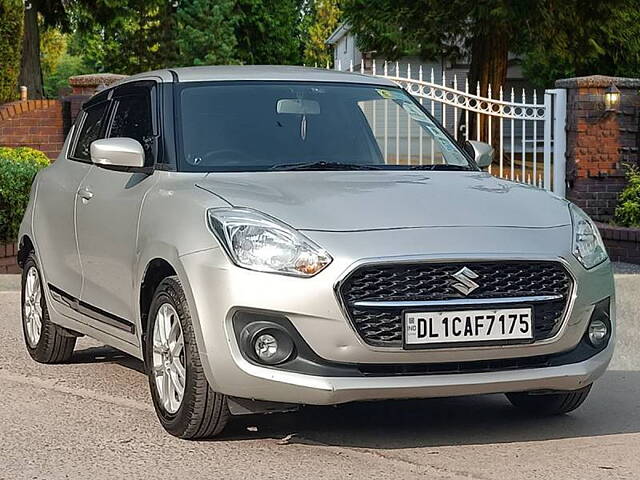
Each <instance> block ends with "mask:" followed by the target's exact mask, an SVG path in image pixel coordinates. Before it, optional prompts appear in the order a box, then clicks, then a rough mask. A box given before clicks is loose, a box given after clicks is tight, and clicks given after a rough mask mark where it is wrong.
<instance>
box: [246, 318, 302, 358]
mask: <svg viewBox="0 0 640 480" xmlns="http://www.w3.org/2000/svg"><path fill="white" fill-rule="evenodd" d="M240 337H241V345H242V347H243V350H244V352H245V353H246V354H247V355H248V356H249V357H250V358H251V359H253V360H254V361H257V362H259V363H263V364H266V365H277V364H279V363H282V362H286V361H287V360H289V359H290V358H291V355H292V354H293V351H294V350H295V347H294V343H293V340H292V339H291V336H290V335H289V334H288V333H287V331H286V330H285V329H284V328H282V327H281V326H280V325H277V324H275V323H273V322H269V321H258V322H252V323H250V324H248V325H247V326H245V327H244V328H243V329H242V332H241V334H240Z"/></svg>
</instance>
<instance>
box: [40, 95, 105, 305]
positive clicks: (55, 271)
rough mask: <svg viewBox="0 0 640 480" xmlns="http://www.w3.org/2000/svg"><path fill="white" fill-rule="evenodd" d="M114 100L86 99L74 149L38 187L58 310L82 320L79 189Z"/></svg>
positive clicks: (43, 257) (44, 258)
mask: <svg viewBox="0 0 640 480" xmlns="http://www.w3.org/2000/svg"><path fill="white" fill-rule="evenodd" d="M108 107H109V102H108V100H107V93H106V92H105V94H101V95H98V96H96V97H94V98H93V99H92V100H91V101H90V102H88V103H86V104H85V106H84V107H83V110H82V111H81V112H80V114H79V116H78V121H77V122H76V125H75V127H74V134H73V136H72V138H71V139H69V143H68V148H67V151H66V152H63V156H61V157H60V158H59V159H58V160H56V162H55V163H54V164H53V165H52V166H51V167H49V168H48V169H47V170H45V171H44V172H43V174H44V176H43V179H42V181H40V182H39V185H38V198H37V201H36V205H37V206H36V209H35V218H34V220H35V221H34V231H35V236H36V243H37V244H38V253H39V258H40V262H41V263H42V267H43V270H44V274H45V277H46V281H47V282H48V284H49V287H50V291H51V293H52V295H53V297H54V299H56V300H57V301H58V303H57V305H56V309H58V310H59V311H60V312H61V313H63V314H65V315H67V316H70V317H73V318H79V315H78V314H77V313H76V312H75V311H74V310H73V309H71V308H69V304H70V302H71V303H72V302H73V301H74V300H77V299H78V298H80V293H81V289H82V270H81V265H80V259H79V257H78V249H77V245H76V237H75V202H76V198H77V192H78V187H79V185H80V184H81V182H82V180H83V179H84V178H86V177H87V175H88V174H89V172H90V171H91V170H92V169H93V168H94V167H93V165H92V163H91V158H90V155H89V146H90V145H91V142H93V141H94V140H98V139H100V138H103V137H104V133H105V129H106V119H107V112H108Z"/></svg>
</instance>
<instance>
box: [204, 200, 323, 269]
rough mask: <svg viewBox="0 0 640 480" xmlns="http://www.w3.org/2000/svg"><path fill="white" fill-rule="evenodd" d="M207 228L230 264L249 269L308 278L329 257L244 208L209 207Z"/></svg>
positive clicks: (282, 226)
mask: <svg viewBox="0 0 640 480" xmlns="http://www.w3.org/2000/svg"><path fill="white" fill-rule="evenodd" d="M208 218H209V225H210V227H211V229H212V230H213V232H214V233H215V234H216V236H217V237H218V239H219V240H220V242H221V243H222V245H223V246H224V248H225V249H226V251H227V253H228V254H229V256H230V257H231V259H232V260H233V262H234V263H235V264H236V265H238V266H240V267H244V268H248V269H250V270H258V271H260V272H272V273H282V274H286V275H296V276H300V277H311V276H313V275H315V274H316V273H318V272H320V271H321V270H322V269H324V268H325V267H326V266H327V265H329V264H330V263H331V260H332V258H331V256H329V254H328V253H327V252H325V251H324V250H323V249H322V248H320V247H319V246H318V245H316V244H315V243H313V242H312V241H311V240H309V239H308V238H306V237H305V236H304V235H302V234H301V233H299V232H298V231H296V230H294V229H293V228H291V227H289V226H288V225H285V224H284V223H281V222H279V221H277V220H276V219H274V218H271V217H269V216H267V215H264V214H261V213H259V212H257V211H255V210H250V209H246V208H213V209H211V210H209V211H208Z"/></svg>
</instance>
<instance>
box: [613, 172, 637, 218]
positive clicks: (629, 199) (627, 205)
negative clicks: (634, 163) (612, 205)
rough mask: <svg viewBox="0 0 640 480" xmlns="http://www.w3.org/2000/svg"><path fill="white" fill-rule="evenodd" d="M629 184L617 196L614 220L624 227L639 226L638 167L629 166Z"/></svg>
mask: <svg viewBox="0 0 640 480" xmlns="http://www.w3.org/2000/svg"><path fill="white" fill-rule="evenodd" d="M627 178H628V179H629V184H628V185H627V186H626V187H625V189H624V190H623V191H622V193H620V196H619V197H618V206H617V207H616V213H615V217H614V221H615V222H616V223H617V224H618V225H622V226H624V227H640V169H639V168H638V167H630V168H629V171H628V172H627Z"/></svg>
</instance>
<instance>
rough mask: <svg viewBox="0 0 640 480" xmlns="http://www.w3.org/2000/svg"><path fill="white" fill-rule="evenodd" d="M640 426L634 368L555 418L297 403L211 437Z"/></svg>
mask: <svg viewBox="0 0 640 480" xmlns="http://www.w3.org/2000/svg"><path fill="white" fill-rule="evenodd" d="M70 363H76V364H77V363H117V364H119V365H122V366H123V367H126V368H129V369H132V370H135V371H136V372H139V373H140V374H144V366H143V364H142V362H141V361H139V360H137V359H135V358H133V357H130V356H129V355H127V354H124V353H122V352H119V351H118V350H115V349H113V348H110V347H92V348H87V349H84V350H78V351H76V352H74V355H73V358H72V359H71V361H70ZM639 432H640V371H623V370H613V371H608V372H607V373H606V374H605V375H604V376H603V377H602V378H601V379H600V380H599V381H597V382H596V383H595V385H594V388H593V390H592V392H591V395H590V396H589V398H588V399H587V401H586V402H585V404H584V405H583V406H582V407H581V408H580V409H578V410H576V411H575V412H573V413H571V414H569V415H564V416H559V417H548V418H545V417H536V416H531V415H529V414H526V413H523V412H521V411H519V410H517V409H515V408H513V407H511V405H510V404H509V402H508V401H507V400H506V398H505V397H504V395H480V396H470V397H453V398H433V399H424V400H395V401H380V402H359V403H351V404H346V405H340V406H337V407H331V406H329V407H319V406H306V407H302V408H301V409H300V410H299V411H298V412H295V413H284V414H271V415H247V416H238V417H233V419H232V421H231V422H230V424H229V426H228V427H227V428H226V429H225V431H224V432H223V434H222V436H221V437H218V438H217V439H214V440H213V441H216V440H223V441H243V440H245V441H246V440H253V439H276V440H282V439H286V440H285V441H283V442H282V443H289V444H315V445H329V446H347V447H359V448H374V449H378V448H379V449H396V448H419V447H441V446H449V445H473V444H490V443H508V442H526V441H540V440H551V439H563V438H577V437H593V436H601V435H613V434H623V433H639Z"/></svg>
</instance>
